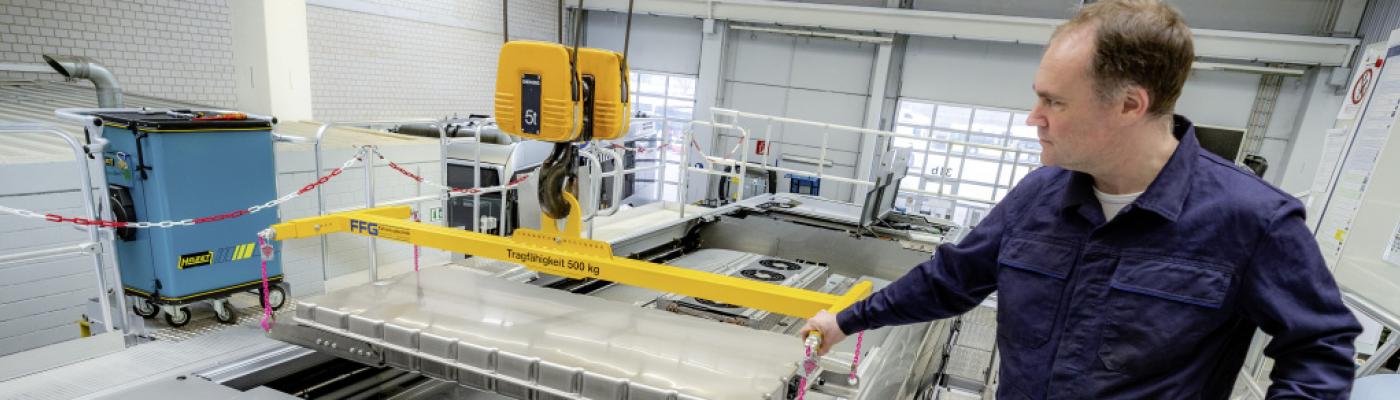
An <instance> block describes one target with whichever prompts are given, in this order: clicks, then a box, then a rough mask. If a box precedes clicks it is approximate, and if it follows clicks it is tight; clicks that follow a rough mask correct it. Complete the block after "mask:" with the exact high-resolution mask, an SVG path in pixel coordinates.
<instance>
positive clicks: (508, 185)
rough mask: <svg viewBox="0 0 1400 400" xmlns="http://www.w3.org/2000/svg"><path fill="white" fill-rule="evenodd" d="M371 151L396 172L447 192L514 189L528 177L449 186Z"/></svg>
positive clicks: (527, 175)
mask: <svg viewBox="0 0 1400 400" xmlns="http://www.w3.org/2000/svg"><path fill="white" fill-rule="evenodd" d="M372 151H373V152H374V155H375V156H376V157H379V159H380V160H384V162H386V163H389V168H393V169H394V170H395V171H398V172H399V173H400V174H402V175H403V176H406V177H408V179H412V180H414V181H416V182H418V183H422V184H424V185H428V186H432V187H435V188H437V189H438V190H446V191H448V192H449V193H463V194H472V193H479V192H483V191H488V190H491V191H495V190H506V189H514V188H515V187H516V186H520V183H521V182H524V181H525V179H527V178H529V177H530V175H529V174H525V175H520V176H517V177H515V179H511V180H510V182H507V183H506V184H505V185H501V186H493V187H474V188H457V187H451V186H447V185H443V184H441V183H437V182H433V181H430V180H427V179H423V177H421V176H418V174H415V173H412V172H409V171H408V170H407V169H404V167H403V166H401V165H399V163H396V162H394V161H393V160H390V159H388V158H384V155H383V154H380V153H379V150H378V149H374V150H372Z"/></svg>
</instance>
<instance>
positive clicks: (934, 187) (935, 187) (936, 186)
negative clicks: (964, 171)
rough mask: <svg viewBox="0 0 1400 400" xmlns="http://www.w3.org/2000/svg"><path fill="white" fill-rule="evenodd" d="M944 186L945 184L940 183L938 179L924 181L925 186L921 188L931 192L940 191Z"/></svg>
mask: <svg viewBox="0 0 1400 400" xmlns="http://www.w3.org/2000/svg"><path fill="white" fill-rule="evenodd" d="M950 186H951V185H950ZM942 188H943V184H941V183H938V181H924V186H923V187H922V188H920V189H921V190H923V191H925V192H929V193H939V192H938V191H939V190H940V189H942Z"/></svg>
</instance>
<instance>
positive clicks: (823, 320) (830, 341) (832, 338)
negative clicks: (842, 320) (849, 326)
mask: <svg viewBox="0 0 1400 400" xmlns="http://www.w3.org/2000/svg"><path fill="white" fill-rule="evenodd" d="M812 331H817V332H821V334H822V343H821V346H820V347H817V355H819V356H824V355H826V352H828V351H831V346H835V345H836V344H837V343H841V341H842V340H846V334H845V333H843V332H841V326H840V325H837V324H836V316H835V315H831V313H828V312H826V310H821V311H817V315H814V316H812V319H809V320H807V324H805V325H802V330H801V331H798V332H797V337H800V338H802V339H803V340H806V339H807V334H808V333H810V332H812Z"/></svg>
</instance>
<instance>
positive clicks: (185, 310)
mask: <svg viewBox="0 0 1400 400" xmlns="http://www.w3.org/2000/svg"><path fill="white" fill-rule="evenodd" d="M165 323H166V324H168V325H170V326H172V327H176V328H179V327H182V326H185V324H188V323H190V308H189V307H183V306H182V307H180V308H176V309H175V311H174V312H170V311H168V310H167V311H166V312H165Z"/></svg>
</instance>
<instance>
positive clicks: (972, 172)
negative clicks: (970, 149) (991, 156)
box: [962, 158, 999, 184]
mask: <svg viewBox="0 0 1400 400" xmlns="http://www.w3.org/2000/svg"><path fill="white" fill-rule="evenodd" d="M998 164H999V163H997V162H995V161H984V160H978V159H975V158H969V159H967V161H966V162H965V163H964V164H963V173H962V180H963V181H964V182H966V181H972V182H982V183H987V184H996V183H997V181H996V179H997V165H998Z"/></svg>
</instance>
